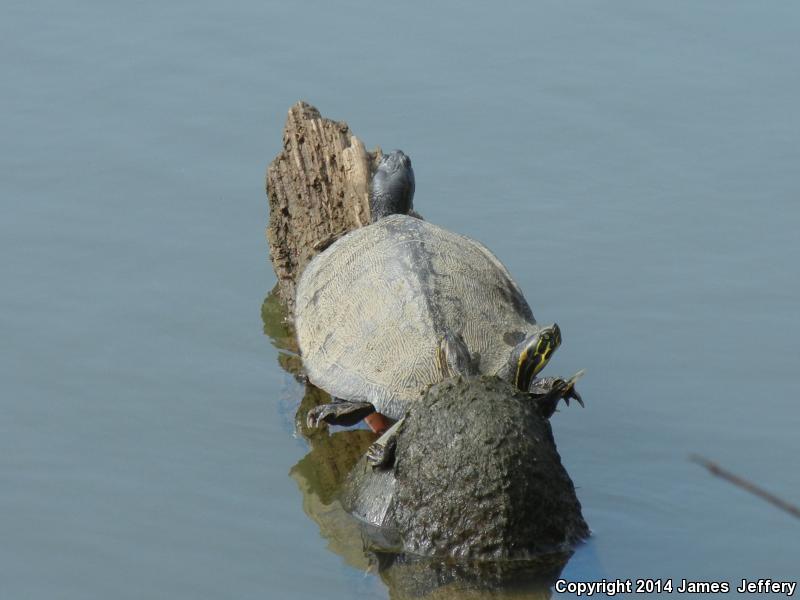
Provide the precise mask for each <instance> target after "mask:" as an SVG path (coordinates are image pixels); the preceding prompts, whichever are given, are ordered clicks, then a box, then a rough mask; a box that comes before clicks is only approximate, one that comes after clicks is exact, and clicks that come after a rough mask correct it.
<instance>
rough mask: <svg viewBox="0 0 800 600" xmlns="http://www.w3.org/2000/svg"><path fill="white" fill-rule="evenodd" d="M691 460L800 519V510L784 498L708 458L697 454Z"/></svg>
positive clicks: (690, 457)
mask: <svg viewBox="0 0 800 600" xmlns="http://www.w3.org/2000/svg"><path fill="white" fill-rule="evenodd" d="M689 460H691V461H692V462H694V463H697V464H698V465H700V466H703V467H705V468H706V469H708V470H709V471H710V472H711V474H712V475H716V476H717V477H722V479H725V480H727V481H729V482H730V483H732V484H733V485H735V486H738V487H740V488H742V489H744V490H747V491H748V492H750V493H751V494H755V495H756V496H758V497H759V498H763V499H764V500H766V501H767V502H769V503H771V504H774V505H775V506H777V507H778V508H780V509H781V510H784V511H786V512H788V513H789V514H790V515H792V516H794V517H796V518H798V519H800V508H798V507H797V506H795V505H794V504H791V503H789V502H787V501H786V500H783V499H782V498H778V497H777V496H776V495H774V494H771V493H769V492H768V491H766V490H764V489H762V488H760V487H758V486H757V485H756V484H754V483H751V482H749V481H747V480H746V479H742V478H741V477H739V476H738V475H734V474H733V473H731V472H729V471H726V470H725V469H723V468H722V467H720V466H719V465H718V464H717V463H715V462H712V461H710V460H708V459H707V458H703V457H702V456H698V455H697V454H692V455H691V456H689Z"/></svg>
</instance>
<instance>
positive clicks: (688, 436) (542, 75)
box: [0, 0, 800, 600]
mask: <svg viewBox="0 0 800 600" xmlns="http://www.w3.org/2000/svg"><path fill="white" fill-rule="evenodd" d="M3 12H4V17H3V19H2V21H1V22H0V33H1V34H2V35H0V47H1V48H2V53H0V56H2V58H0V68H2V73H3V80H4V82H5V85H4V92H3V94H2V100H0V103H2V110H1V111H0V132H1V133H2V139H3V140H4V143H3V145H2V146H1V147H0V173H2V178H0V181H2V183H1V184H0V185H1V186H2V197H3V208H4V211H3V215H4V216H3V218H2V219H0V250H1V251H2V256H3V260H2V262H0V265H2V266H1V267H0V269H2V271H0V275H1V276H2V281H3V284H2V286H1V287H0V331H2V338H3V345H2V348H1V349H0V353H1V355H0V381H2V394H0V539H2V544H0V597H2V598H37V599H38V598H48V599H51V598H65V599H66V598H70V599H71V598H76V599H77V598H80V599H87V598H120V599H122V598H170V599H171V600H174V599H178V598H192V599H198V598H221V597H236V598H257V597H258V598H264V597H267V598H311V597H314V598H330V599H337V598H352V597H360V598H386V597H387V596H388V595H389V593H390V591H389V590H395V592H396V590H397V588H396V587H395V586H394V584H393V583H392V580H391V578H388V577H387V576H385V575H383V576H378V575H375V574H374V573H373V572H369V573H365V571H366V569H367V563H366V562H364V556H363V554H359V552H360V551H359V549H358V548H355V549H354V548H353V546H351V545H348V542H347V541H346V540H347V539H349V538H348V537H347V534H346V533H342V534H341V535H340V534H332V533H331V532H330V531H329V530H326V529H324V528H323V529H322V530H321V529H320V527H321V526H320V525H319V524H318V522H317V521H316V520H314V518H309V516H308V515H307V512H309V513H311V514H312V516H314V515H317V516H318V513H319V510H316V509H314V506H315V504H314V503H315V502H316V501H317V500H318V498H319V497H318V496H314V494H313V493H309V488H308V484H307V483H304V480H303V477H302V476H301V475H302V468H298V467H297V466H296V465H298V463H299V462H300V461H301V460H302V459H303V458H304V457H305V456H306V454H307V452H309V449H310V448H311V447H313V444H311V445H310V444H309V442H307V441H305V440H304V439H303V438H302V437H296V436H295V435H294V430H295V429H294V413H295V411H296V409H297V406H298V403H299V402H300V399H301V397H302V390H301V389H300V387H299V385H297V384H296V383H294V380H293V379H292V378H291V377H290V376H289V375H287V374H286V373H285V372H284V371H283V370H282V369H281V368H280V367H279V366H278V364H277V359H278V350H277V349H276V348H275V347H274V346H273V344H272V343H271V340H270V338H269V337H265V336H264V334H263V323H262V321H261V317H260V314H259V312H260V306H261V303H262V301H263V300H264V298H265V297H266V295H267V293H268V291H269V290H270V289H271V287H272V285H273V283H274V276H273V274H272V271H271V269H270V266H269V263H268V260H267V255H266V244H265V241H264V236H263V229H264V226H265V224H266V218H267V206H266V200H265V196H264V191H263V174H264V170H265V166H266V164H267V163H268V162H269V160H271V159H272V157H273V156H274V155H275V154H276V153H277V152H278V151H279V149H280V147H281V128H282V126H283V120H284V118H285V113H286V110H287V109H288V107H289V106H290V105H291V104H292V103H294V102H295V101H296V100H298V99H300V98H304V99H306V100H308V101H310V102H312V103H314V104H316V105H317V106H318V107H319V108H320V109H321V110H322V111H323V113H324V114H326V115H328V116H331V117H334V118H338V119H345V120H347V121H348V122H349V123H350V125H351V127H352V128H353V130H354V131H355V132H356V133H357V134H358V135H359V136H361V137H362V139H364V140H365V141H366V143H367V145H368V146H374V145H377V144H380V145H382V146H383V147H384V148H394V147H398V148H403V149H404V150H405V151H406V152H408V153H409V154H410V155H411V156H412V158H413V160H414V165H415V170H416V175H417V197H416V205H417V207H418V209H419V210H420V211H421V212H422V213H423V214H424V215H425V216H426V218H428V219H430V220H431V221H433V222H436V223H439V224H442V225H444V226H446V227H448V228H450V229H454V230H456V231H460V232H463V233H466V234H468V235H471V236H473V237H475V238H477V239H479V240H481V241H483V242H484V243H486V244H487V245H488V246H489V247H491V248H492V249H493V250H494V251H495V252H496V253H497V254H498V256H499V257H500V258H501V259H502V260H503V261H504V262H505V263H506V264H507V266H508V267H509V269H510V270H511V272H512V273H513V274H514V275H515V277H516V278H517V279H518V281H519V283H520V285H521V287H522V289H523V290H525V292H526V295H527V296H528V298H529V300H530V302H531V304H532V306H533V308H534V313H535V314H536V316H537V317H538V318H539V319H540V320H543V321H552V320H557V321H558V322H559V324H560V325H561V327H562V331H563V333H564V340H565V342H564V345H563V346H562V348H561V350H560V351H559V353H558V355H557V356H556V357H555V358H554V360H553V361H552V366H551V367H550V369H551V370H552V371H553V372H564V373H567V372H572V371H574V370H575V369H577V368H581V367H585V368H586V369H587V375H586V377H585V378H584V379H583V380H582V382H581V391H582V393H583V395H584V398H585V399H586V401H587V407H586V409H585V410H580V409H578V408H575V409H573V408H570V409H568V410H565V411H563V412H562V413H560V414H558V415H557V416H556V418H555V419H554V427H555V433H556V439H557V441H558V443H559V449H560V451H561V454H562V457H563V459H564V462H565V464H566V466H567V468H568V470H569V472H570V474H571V475H572V477H573V479H574V481H575V483H576V485H577V486H578V494H579V497H580V499H581V501H582V502H583V506H584V512H585V516H586V519H587V521H588V522H589V523H590V525H591V526H592V528H593V532H594V536H593V538H592V539H591V541H590V542H589V543H588V544H586V545H584V546H582V547H580V548H579V549H578V550H577V552H576V554H575V555H574V557H573V558H572V560H571V561H570V563H569V564H568V565H567V567H566V569H565V570H564V577H566V578H567V579H570V580H596V579H600V578H603V577H606V578H615V577H619V578H627V577H661V578H666V577H673V578H676V583H677V580H678V579H680V578H684V577H685V578H689V579H693V578H694V579H706V580H708V579H720V580H727V581H730V582H731V583H733V584H735V585H736V584H738V583H739V581H740V579H741V578H745V577H746V578H759V577H770V578H772V579H780V578H792V577H794V578H796V577H797V573H798V559H797V556H798V543H797V532H798V529H797V527H798V524H797V522H796V521H795V520H793V519H792V518H791V517H789V516H788V515H785V514H783V513H781V512H779V511H778V510H776V509H774V508H772V507H771V506H769V505H767V504H765V503H764V502H763V501H761V500H759V499H757V498H754V497H751V496H750V495H748V494H746V493H744V492H742V491H740V490H738V489H736V488H733V487H732V486H730V485H728V484H727V483H725V482H722V481H720V480H717V479H714V478H712V477H711V476H709V475H708V474H707V473H706V472H704V471H703V470H702V469H700V468H699V467H697V466H696V465H693V464H691V463H689V462H688V461H687V456H688V454H689V453H690V452H699V453H702V454H704V455H707V456H709V457H711V458H713V459H716V460H718V461H719V462H721V463H722V464H723V465H725V466H726V467H728V468H730V469H732V470H734V471H736V472H737V473H740V474H742V475H746V476H748V477H750V478H752V479H753V480H755V481H757V482H758V483H759V484H761V485H762V486H764V487H766V488H767V489H769V490H772V491H773V492H775V493H777V494H779V495H781V496H784V497H785V498H787V499H789V500H793V501H795V502H800V472H799V471H798V470H797V469H796V467H795V457H796V456H797V454H798V450H800V445H799V444H798V438H797V435H796V432H797V430H798V427H800V410H798V408H797V400H796V399H797V397H798V394H799V393H800V384H799V383H798V379H797V377H796V373H795V371H796V364H797V356H798V354H797V340H798V338H799V337H800V318H798V316H797V311H796V307H797V305H798V299H800V284H798V277H797V264H796V263H797V259H798V244H797V241H796V240H797V233H796V232H797V230H798V227H800V209H798V197H800V194H799V193H798V192H800V183H798V181H799V180H798V177H797V164H798V162H799V159H800V151H799V150H798V146H797V139H798V136H800V119H798V115H797V110H796V107H797V105H798V99H799V98H798V96H800V80H798V78H797V72H796V71H797V69H796V66H797V64H798V59H800V46H799V45H798V43H797V35H796V24H797V19H798V17H800V8H798V6H797V5H796V4H795V3H791V2H774V3H770V4H769V5H756V4H753V3H747V2H731V1H729V0H726V1H724V2H723V1H719V2H704V3H695V2H688V1H685V2H671V3H665V4H659V5H654V4H650V5H645V4H642V3H640V2H621V3H615V4H613V5H601V4H597V3H565V2H555V1H553V2H540V3H537V4H536V5H535V6H534V5H527V6H514V5H510V4H506V5H501V6H494V7H491V8H490V7H489V6H484V7H479V6H464V5H463V3H454V2H450V3H437V4H436V6H435V7H431V6H428V5H424V4H421V3H420V4H416V5H414V4H411V5H410V4H409V3H404V4H398V3H394V4H391V5H380V4H377V3H374V2H373V3H366V2H364V3H356V2H340V3H322V2H309V3H305V4H303V5H300V4H298V3H280V4H274V3H270V2H254V1H251V0H242V1H239V2H233V3H226V4H225V5H224V6H223V5H222V4H219V3H211V2H192V3H189V2H172V3H168V4H165V3H156V2H139V3H126V4H121V3H107V2H88V1H76V2H70V3H63V2H47V1H44V0H39V1H33V2H18V1H13V0H8V1H7V2H5V4H4V11H3ZM298 473H301V475H298ZM305 481H307V480H305ZM304 491H305V494H304ZM321 507H322V509H323V510H327V509H326V505H325V504H324V502H323V503H322V504H321ZM304 508H305V511H304ZM317 508H320V507H319V506H317ZM334 522H335V521H334ZM342 527H345V526H342ZM321 534H322V535H321ZM342 540H345V542H342ZM397 595H398V593H395V596H397ZM556 596H557V594H556Z"/></svg>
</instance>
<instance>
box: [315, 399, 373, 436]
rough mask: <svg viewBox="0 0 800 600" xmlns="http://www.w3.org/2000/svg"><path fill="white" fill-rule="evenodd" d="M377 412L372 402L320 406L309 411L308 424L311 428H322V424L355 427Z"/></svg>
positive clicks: (347, 402)
mask: <svg viewBox="0 0 800 600" xmlns="http://www.w3.org/2000/svg"><path fill="white" fill-rule="evenodd" d="M374 412H375V407H374V406H373V405H372V404H371V403H370V402H349V401H340V402H331V403H329V404H320V405H319V406H315V407H314V408H312V409H311V410H309V411H308V415H307V416H306V424H307V425H308V427H309V428H311V429H313V428H315V427H320V426H321V425H322V423H327V424H328V425H343V426H345V427H348V426H350V425H355V424H356V423H358V422H359V421H361V420H362V419H363V418H364V417H366V416H368V415H371V414H372V413H374Z"/></svg>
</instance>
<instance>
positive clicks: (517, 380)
mask: <svg viewBox="0 0 800 600" xmlns="http://www.w3.org/2000/svg"><path fill="white" fill-rule="evenodd" d="M560 345H561V329H559V327H558V325H556V324H555V323H553V324H552V325H548V326H547V327H542V328H541V329H539V331H537V332H536V333H534V334H533V335H530V336H528V337H527V338H525V339H524V340H522V341H521V342H520V343H519V344H517V345H516V346H515V347H514V350H513V351H512V352H511V357H510V359H509V361H510V363H511V364H510V366H511V373H513V374H514V378H513V382H514V385H516V386H517V387H518V388H519V389H521V390H522V391H524V392H527V391H528V389H529V388H530V385H531V381H533V378H534V377H536V375H538V374H539V372H540V371H541V370H542V369H544V367H545V365H547V362H548V361H549V360H550V357H551V356H553V352H555V351H556V349H557V348H558V347H559V346H560Z"/></svg>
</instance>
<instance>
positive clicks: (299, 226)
mask: <svg viewBox="0 0 800 600" xmlns="http://www.w3.org/2000/svg"><path fill="white" fill-rule="evenodd" d="M379 158H380V150H379V149H378V150H376V151H374V152H367V150H366V149H365V147H364V143H363V142H362V141H361V140H359V139H358V138H357V137H356V136H355V135H353V133H352V132H351V131H350V128H349V127H348V125H347V123H344V122H341V121H332V120H330V119H326V118H323V117H322V116H321V115H320V113H319V111H318V110H317V109H316V108H314V107H313V106H311V105H310V104H307V103H305V102H298V103H297V104H295V105H294V106H292V108H291V109H289V115H288V117H287V119H286V126H285V127H284V130H283V150H282V151H281V152H280V153H279V154H278V155H277V156H276V157H275V159H274V160H273V161H272V162H271V163H270V165H269V167H268V168H267V197H268V199H269V226H268V227H267V239H268V241H269V250H270V259H271V260H272V266H273V268H274V269H275V274H276V275H277V278H278V288H279V293H280V297H281V298H282V299H283V300H284V301H285V302H286V304H287V305H288V306H289V308H290V310H292V309H293V308H294V292H295V282H296V279H297V278H298V277H299V276H300V274H301V273H302V272H303V269H304V268H305V266H306V265H307V264H308V262H309V261H310V260H311V259H312V258H313V257H314V255H316V254H317V253H318V252H320V251H322V250H324V249H325V248H326V247H327V246H328V245H330V244H331V243H332V242H333V241H334V240H336V238H338V237H339V236H341V235H342V234H344V233H346V232H348V231H350V230H352V229H355V228H357V227H361V226H363V225H366V224H368V223H369V222H370V217H369V182H370V180H371V178H372V174H373V172H374V170H375V168H376V166H377V160H378V159H379Z"/></svg>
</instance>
